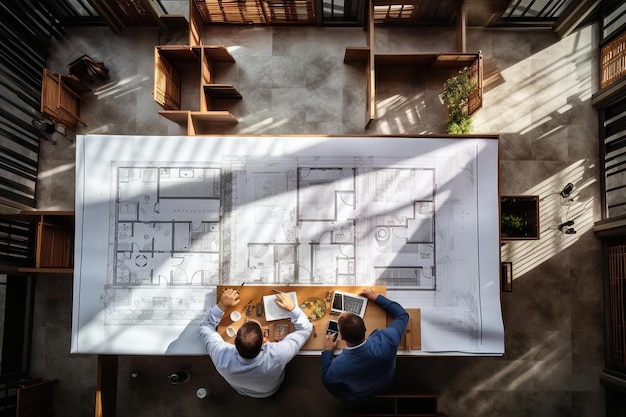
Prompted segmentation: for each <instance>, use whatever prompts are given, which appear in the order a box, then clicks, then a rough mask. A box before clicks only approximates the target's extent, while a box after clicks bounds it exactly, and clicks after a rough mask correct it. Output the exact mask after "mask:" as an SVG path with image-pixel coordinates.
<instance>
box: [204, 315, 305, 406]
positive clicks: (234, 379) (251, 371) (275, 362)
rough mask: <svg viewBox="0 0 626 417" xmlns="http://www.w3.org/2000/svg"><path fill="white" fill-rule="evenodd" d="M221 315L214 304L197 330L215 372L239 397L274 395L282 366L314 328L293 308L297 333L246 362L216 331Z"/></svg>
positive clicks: (279, 382) (281, 373)
mask: <svg viewBox="0 0 626 417" xmlns="http://www.w3.org/2000/svg"><path fill="white" fill-rule="evenodd" d="M223 315H224V312H223V311H222V310H220V308H219V307H218V306H217V305H215V306H213V307H211V309H209V310H208V311H207V312H206V314H205V316H204V319H203V320H202V323H200V329H199V331H198V333H199V335H200V338H201V339H202V341H203V342H204V345H205V347H206V350H207V352H208V353H209V356H210V357H211V360H212V361H213V364H214V365H215V368H216V369H217V372H219V373H220V375H222V376H223V377H224V379H225V380H226V382H228V383H229V384H230V385H231V386H232V387H233V388H234V389H235V390H236V391H237V392H238V393H239V394H241V395H246V396H249V397H255V398H265V397H269V396H271V395H273V394H274V393H275V392H276V391H277V390H278V388H279V387H280V384H282V382H283V380H284V378H285V366H287V364H288V363H289V361H291V359H293V357H294V356H296V354H297V353H298V352H299V351H300V349H301V348H302V346H303V345H304V344H305V343H306V341H307V340H309V337H310V336H311V332H312V331H313V325H312V324H311V322H309V319H308V318H307V317H306V315H305V314H304V313H303V312H302V310H300V308H299V307H298V306H295V307H294V309H293V310H291V311H290V312H289V317H290V319H291V321H292V323H293V324H294V327H295V328H296V330H295V331H293V332H291V333H289V334H288V335H287V337H285V338H284V339H283V340H281V341H280V342H269V343H265V344H264V345H263V348H262V350H261V352H260V353H259V354H258V355H257V357H256V358H254V359H245V358H242V357H241V356H240V355H239V353H238V352H237V349H236V348H235V345H234V344H231V343H228V342H225V341H224V339H223V338H222V336H221V335H220V334H219V333H218V332H217V331H216V328H217V325H218V324H219V322H220V320H221V319H222V316H223Z"/></svg>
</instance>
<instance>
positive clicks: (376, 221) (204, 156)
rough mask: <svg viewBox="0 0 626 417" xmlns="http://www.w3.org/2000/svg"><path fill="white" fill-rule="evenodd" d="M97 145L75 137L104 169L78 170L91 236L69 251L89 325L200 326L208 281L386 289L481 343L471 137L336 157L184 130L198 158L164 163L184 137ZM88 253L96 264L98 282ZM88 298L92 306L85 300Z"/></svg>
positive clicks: (466, 345) (462, 337) (430, 320)
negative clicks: (124, 151)
mask: <svg viewBox="0 0 626 417" xmlns="http://www.w3.org/2000/svg"><path fill="white" fill-rule="evenodd" d="M106 138H107V141H108V142H109V143H110V142H111V141H112V140H113V139H115V138H116V137H106ZM100 139H101V137H91V136H87V137H83V138H81V141H80V144H81V146H82V149H83V151H84V152H85V157H84V163H85V164H87V163H89V165H90V168H91V170H93V171H94V174H95V172H96V171H98V170H99V171H100V174H98V176H95V175H93V176H92V175H89V176H87V175H85V173H84V172H81V171H80V169H78V171H77V172H78V174H79V176H80V177H81V181H80V183H81V184H82V187H83V188H81V189H80V190H79V191H80V192H79V193H78V195H79V196H80V198H81V201H80V202H78V203H77V207H78V210H77V212H79V216H78V217H77V221H80V222H81V223H80V224H81V225H82V232H83V235H85V234H86V235H89V237H90V240H89V241H88V240H83V243H84V244H83V245H82V246H81V250H80V251H79V253H78V259H80V260H82V265H84V266H85V267H84V269H81V268H80V267H79V268H78V270H77V272H76V273H75V285H77V291H78V293H79V294H82V295H81V296H80V297H79V302H78V306H77V309H78V313H80V312H81V311H83V310H84V311H87V310H89V311H90V312H91V313H90V314H92V315H95V317H98V319H97V323H100V324H99V325H98V326H99V327H97V329H98V330H95V331H96V332H103V333H104V334H105V335H107V334H108V335H110V334H117V333H124V332H128V331H131V332H138V330H137V329H138V328H141V329H143V330H142V332H148V333H150V332H153V331H164V332H166V333H168V334H169V333H172V332H173V333H175V332H176V330H175V329H178V328H181V327H188V326H193V325H194V323H195V324H196V325H197V323H198V321H199V318H200V317H201V316H202V314H203V312H204V311H205V310H206V309H207V308H208V307H207V302H208V303H210V302H211V300H207V299H206V294H207V291H210V290H212V289H214V288H215V287H216V286H217V285H237V286H238V285H240V284H241V283H242V282H246V283H249V284H251V285H355V286H363V287H366V286H367V285H383V286H386V287H387V292H388V294H390V296H393V297H394V298H395V299H397V300H398V301H400V302H402V304H403V305H406V306H407V307H411V306H418V307H420V308H422V311H423V313H422V315H423V317H424V318H425V319H423V321H424V320H426V321H425V322H424V324H423V329H425V330H426V331H429V329H430V331H431V332H433V334H437V333H438V332H444V334H450V335H451V336H449V337H447V338H446V337H444V338H446V340H448V342H449V343H453V344H454V345H456V346H460V347H461V348H462V349H463V350H468V351H474V350H480V349H481V343H482V342H481V334H482V330H483V321H484V317H483V315H484V312H485V311H486V307H485V306H484V305H482V304H481V303H483V304H484V302H482V301H481V297H482V294H481V291H482V283H481V282H480V279H481V274H480V273H479V272H480V270H481V262H480V256H479V255H480V254H479V251H478V246H477V242H478V240H479V239H478V235H479V234H480V233H482V232H481V229H480V228H479V227H478V223H479V222H481V221H482V222H486V220H481V204H484V203H482V200H481V198H483V197H482V196H481V195H480V193H479V190H478V187H477V186H476V184H478V181H477V175H479V173H480V169H479V168H480V166H479V165H478V161H479V160H480V158H479V154H480V151H481V148H480V146H478V144H476V143H473V142H472V141H469V140H467V141H465V142H461V141H459V142H454V141H446V142H439V143H436V142H434V141H432V140H425V139H423V142H420V141H419V140H416V139H413V140H412V141H404V140H401V142H402V143H403V144H407V145H410V146H409V147H413V148H414V149H413V150H412V151H411V152H412V153H410V154H409V157H406V156H402V155H400V154H398V153H397V152H394V151H392V152H389V151H388V150H387V149H386V147H385V145H386V144H385V143H383V142H382V139H380V140H372V139H362V143H363V144H364V145H365V146H363V147H360V148H359V147H356V148H354V147H350V148H349V149H350V150H349V151H342V150H340V149H337V148H336V147H333V148H332V152H329V149H331V148H325V147H324V146H328V145H330V143H329V142H324V141H320V140H318V139H313V140H312V141H311V142H309V143H308V144H316V145H318V144H320V143H321V144H322V145H323V146H321V147H320V148H319V149H320V153H319V154H317V153H314V152H312V151H310V150H305V151H301V150H298V149H295V148H299V146H301V144H304V143H307V142H306V141H304V140H302V141H301V142H300V143H297V142H288V141H286V140H285V139H288V138H279V139H275V140H274V141H275V142H274V143H276V144H279V145H281V146H287V147H289V146H294V147H295V148H294V149H295V150H294V151H289V152H275V153H270V154H267V153H266V152H267V151H263V149H262V147H261V148H260V150H259V148H256V147H255V146H258V144H259V143H263V141H260V140H259V141H258V142H253V141H252V139H254V138H244V139H242V138H219V137H218V138H215V139H214V140H208V139H207V140H206V141H205V142H201V141H198V140H197V138H194V139H196V140H194V141H193V145H195V147H194V148H193V149H194V150H195V152H193V153H187V154H186V155H187V156H186V157H184V158H181V157H180V156H176V157H169V156H168V157H166V158H164V157H163V155H164V153H161V151H160V149H159V147H158V146H157V144H158V143H161V145H162V146H163V147H166V141H167V142H168V144H169V141H174V142H176V143H177V144H178V145H179V146H180V149H185V146H186V145H187V142H192V138H184V140H180V141H175V140H174V139H172V138H167V139H166V138H162V139H161V140H160V141H159V140H156V139H155V138H152V139H153V140H152V142H150V141H149V140H148V139H145V138H141V137H138V138H134V139H135V140H131V139H130V138H126V139H125V141H126V143H130V144H134V143H135V142H136V143H137V146H138V149H139V148H140V149H141V150H142V152H146V151H147V150H150V152H151V153H152V157H150V158H147V159H132V158H119V155H116V154H114V153H111V154H110V155H109V156H108V158H105V159H104V161H106V162H104V161H103V160H102V158H101V157H102V154H101V153H100V154H98V155H95V154H93V155H92V154H90V149H91V148H90V146H89V145H90V143H92V142H91V141H97V142H100ZM300 139H302V138H298V141H300ZM318 142H319V143H318ZM322 142H323V143H322ZM331 142H332V141H331ZM344 142H345V141H341V142H339V141H338V142H337V143H340V144H342V143H344ZM388 142H390V141H388ZM103 143H104V142H103ZM253 143H254V145H255V146H250V145H252V144H253ZM443 143H445V145H446V146H447V147H448V148H447V149H445V152H444V151H443V150H442V149H440V147H441V146H442V144H443ZM487 143H489V142H487ZM240 145H241V146H240ZM370 145H373V147H372V146H370ZM423 145H427V146H426V147H425V148H421V146H423ZM452 145H454V146H452ZM238 146H239V148H238ZM203 147H206V149H204V148H203ZM456 147H458V149H457V148H456ZM94 149H95V148H94ZM354 149H359V154H353V153H354ZM381 149H384V150H382V151H381ZM189 155H194V156H189ZM90 172H91V171H90ZM95 178H97V181H96V180H95ZM95 182H97V183H95ZM96 190H99V191H96ZM105 191H106V192H105ZM107 194H108V195H107ZM496 209H497V207H496ZM104 219H106V221H103V220H104ZM490 227H491V228H492V230H493V225H492V224H491V226H490ZM79 229H81V228H80V227H79ZM88 242H95V244H96V246H97V247H99V248H101V249H104V248H106V250H104V251H102V250H98V251H94V250H92V249H91V244H88ZM473 246H475V247H473ZM494 247H496V248H497V245H496V246H494ZM90 260H93V262H94V263H93V265H96V264H97V265H102V266H105V265H106V267H105V271H106V276H102V274H101V273H100V272H98V273H94V272H92V271H93V269H91V268H88V267H87V265H92V263H91V262H90ZM496 266H497V265H496ZM491 270H496V271H497V270H498V268H493V269H491ZM462 274H463V275H462ZM92 276H93V277H96V276H97V277H99V278H97V279H96V278H92ZM490 279H493V277H490ZM88 289H89V290H88ZM94 294H98V296H97V300H98V305H99V306H100V307H99V308H95V307H94V306H93V304H87V299H89V298H92V299H93V297H94ZM81 301H82V304H81ZM497 304H498V306H499V303H497ZM81 306H82V310H81ZM489 309H491V307H489ZM84 311H83V315H82V316H83V317H85V316H86V314H84ZM442 312H443V313H442ZM79 315H80V314H79ZM94 323H95V322H93V321H92V322H89V326H91V325H94ZM89 326H86V327H89ZM78 328H79V329H81V327H80V326H78ZM149 328H153V330H152V331H151V330H147V329H149ZM120 329H124V331H120ZM155 329H161V330H155ZM77 332H78V331H77ZM82 332H83V333H86V331H85V330H84V329H83V330H82ZM173 333H172V334H173ZM450 341H452V342H450ZM449 343H448V344H449ZM424 344H425V345H426V346H431V348H432V349H433V350H438V345H437V344H436V343H435V344H431V345H429V344H428V343H424ZM99 349H102V347H99ZM107 349H110V348H105V349H104V350H105V351H106V350H107ZM446 349H448V347H447V345H446ZM83 351H85V350H83ZM87 351H90V349H87Z"/></svg>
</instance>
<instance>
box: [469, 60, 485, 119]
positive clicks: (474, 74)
mask: <svg viewBox="0 0 626 417" xmlns="http://www.w3.org/2000/svg"><path fill="white" fill-rule="evenodd" d="M470 78H471V79H472V80H474V81H475V82H476V87H474V92H472V95H470V98H469V100H468V103H467V107H468V113H469V114H474V113H475V112H476V111H478V109H480V108H481V107H482V106H483V57H482V54H479V55H478V58H476V59H475V60H474V62H473V63H472V65H471V66H470Z"/></svg>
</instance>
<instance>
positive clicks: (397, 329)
mask: <svg viewBox="0 0 626 417" xmlns="http://www.w3.org/2000/svg"><path fill="white" fill-rule="evenodd" d="M361 295H362V296H364V297H367V298H368V299H369V300H370V301H374V302H375V303H376V304H377V305H378V306H380V307H381V308H382V309H384V310H385V311H386V312H387V313H388V314H389V315H391V318H392V319H393V321H392V322H391V323H390V324H389V326H387V328H386V329H385V330H384V332H385V333H386V334H387V335H388V336H389V337H391V339H392V340H393V342H394V343H395V344H397V345H400V342H401V341H402V336H404V332H405V331H406V327H407V326H408V324H409V317H410V316H409V313H408V312H407V311H406V310H405V309H404V307H402V306H401V305H400V304H399V303H397V302H395V301H391V300H390V299H388V298H387V297H385V296H384V295H382V294H377V293H375V292H374V291H372V290H371V289H367V290H364V291H362V292H361Z"/></svg>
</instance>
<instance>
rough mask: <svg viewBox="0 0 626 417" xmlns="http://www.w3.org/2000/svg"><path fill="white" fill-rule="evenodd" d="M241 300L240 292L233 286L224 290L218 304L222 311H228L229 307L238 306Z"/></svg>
mask: <svg viewBox="0 0 626 417" xmlns="http://www.w3.org/2000/svg"><path fill="white" fill-rule="evenodd" d="M240 301H241V300H240V299H239V292H238V291H237V290H235V289H232V288H227V289H225V290H224V291H222V295H221V296H220V300H219V301H218V302H217V306H218V307H219V308H220V310H222V311H226V310H227V309H228V308H229V307H232V306H236V305H237V304H239V302H240Z"/></svg>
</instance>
